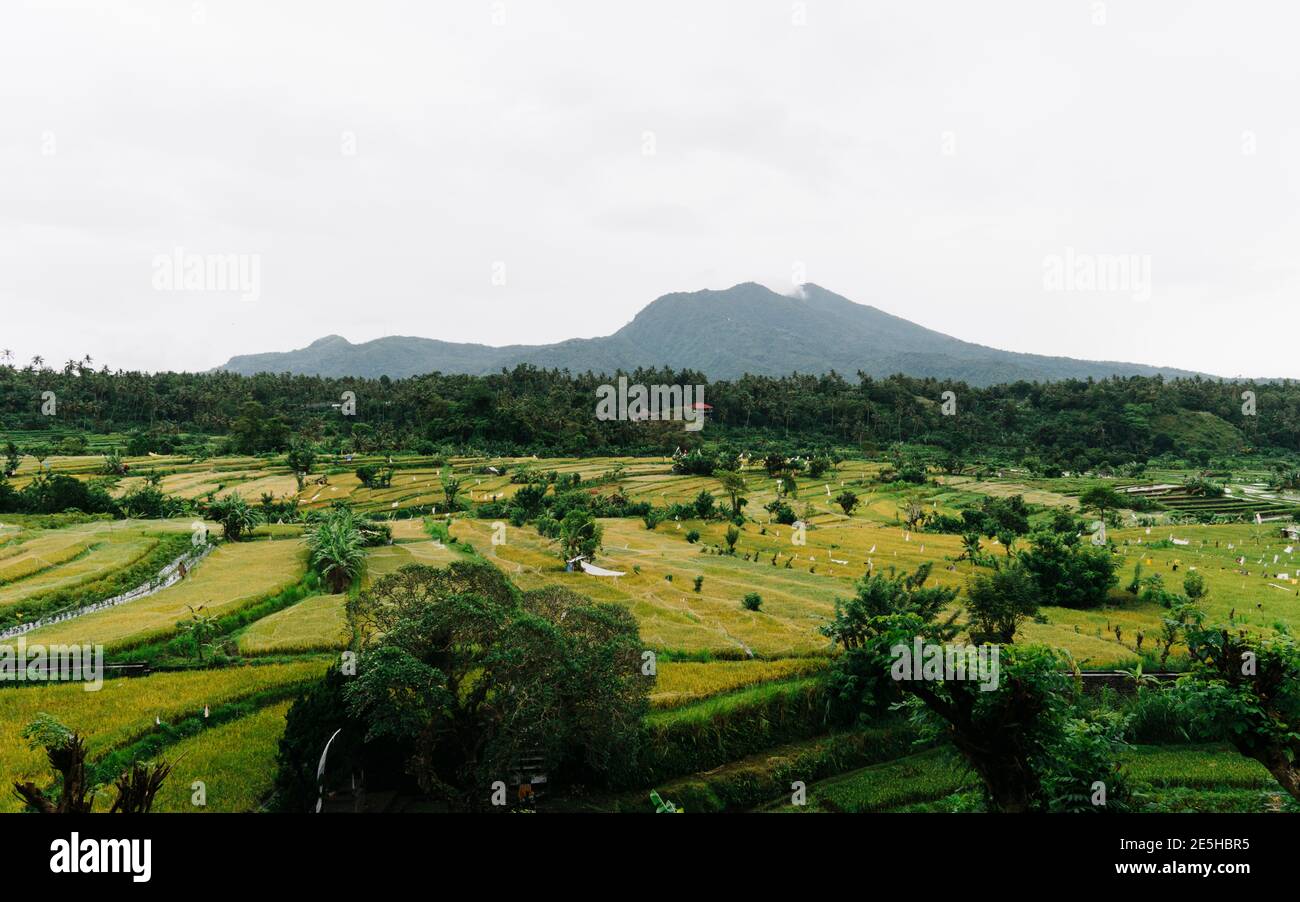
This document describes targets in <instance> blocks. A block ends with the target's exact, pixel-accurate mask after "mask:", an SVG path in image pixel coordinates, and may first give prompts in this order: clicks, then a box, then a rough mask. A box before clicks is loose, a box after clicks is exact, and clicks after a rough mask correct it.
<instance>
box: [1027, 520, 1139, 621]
mask: <svg viewBox="0 0 1300 902" xmlns="http://www.w3.org/2000/svg"><path fill="white" fill-rule="evenodd" d="M1032 542H1033V546H1032V548H1031V549H1030V550H1028V551H1024V552H1021V554H1020V557H1019V560H1020V562H1021V563H1022V564H1023V565H1024V567H1025V569H1026V570H1027V571H1028V572H1029V574H1030V575H1031V576H1032V577H1033V579H1034V581H1035V582H1036V583H1037V585H1038V592H1039V602H1040V603H1041V604H1046V605H1056V606H1058V607H1063V608H1094V607H1097V606H1099V605H1101V604H1103V603H1105V601H1106V598H1107V596H1108V595H1109V593H1110V590H1111V589H1112V588H1114V587H1115V586H1116V585H1118V584H1119V577H1118V575H1117V570H1118V567H1119V564H1118V557H1117V556H1116V555H1113V554H1111V553H1110V551H1109V549H1106V548H1095V547H1093V546H1091V545H1083V544H1080V542H1079V540H1078V537H1077V536H1074V535H1061V534H1060V533H1057V532H1052V531H1051V530H1041V531H1039V532H1036V533H1035V534H1034V536H1033V538H1032Z"/></svg>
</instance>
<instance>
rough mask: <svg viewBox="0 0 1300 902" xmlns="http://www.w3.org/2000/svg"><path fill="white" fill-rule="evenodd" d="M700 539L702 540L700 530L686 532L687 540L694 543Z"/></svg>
mask: <svg viewBox="0 0 1300 902" xmlns="http://www.w3.org/2000/svg"><path fill="white" fill-rule="evenodd" d="M699 540H700V531H699V530H698V529H692V530H691V531H690V532H688V533H687V534H686V541H687V542H690V543H691V544H692V545H694V544H695V543H696V542H698V541H699Z"/></svg>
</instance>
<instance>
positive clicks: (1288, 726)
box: [1177, 622, 1300, 801]
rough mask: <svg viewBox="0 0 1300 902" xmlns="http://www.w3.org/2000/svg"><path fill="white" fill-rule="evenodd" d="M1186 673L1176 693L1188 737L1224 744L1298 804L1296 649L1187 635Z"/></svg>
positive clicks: (1283, 638) (1299, 664) (1205, 633)
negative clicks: (1189, 664) (1189, 667)
mask: <svg viewBox="0 0 1300 902" xmlns="http://www.w3.org/2000/svg"><path fill="white" fill-rule="evenodd" d="M1185 640H1186V642H1187V648H1188V651H1189V653H1190V655H1191V658H1192V662H1193V663H1192V670H1191V672H1190V673H1188V674H1187V675H1186V676H1184V677H1182V678H1180V679H1179V681H1178V684H1177V692H1178V694H1179V698H1180V700H1181V701H1182V702H1183V709H1184V710H1185V711H1186V713H1187V715H1188V716H1189V717H1190V718H1191V722H1192V726H1193V729H1194V730H1195V731H1196V732H1197V733H1198V734H1201V735H1204V736H1207V737H1213V738H1215V739H1219V738H1221V737H1227V740H1228V742H1230V743H1232V745H1233V747H1234V748H1236V749H1237V751H1238V752H1240V753H1241V754H1242V755H1244V756H1246V757H1247V758H1250V759H1252V760H1254V761H1258V762H1259V763H1260V764H1262V765H1263V766H1264V767H1265V768H1266V769H1267V770H1268V772H1269V773H1270V774H1272V775H1273V778H1274V779H1275V780H1277V782H1278V784H1279V785H1280V786H1281V787H1282V788H1283V789H1284V790H1286V792H1287V793H1289V794H1290V795H1291V797H1292V798H1294V799H1296V800H1298V801H1300V646H1297V644H1296V640H1295V639H1294V638H1292V637H1291V636H1289V635H1286V634H1280V635H1276V636H1270V637H1259V636H1253V635H1250V634H1248V633H1247V632H1246V631H1245V630H1235V631H1234V630H1229V629H1227V628H1225V627H1222V626H1213V627H1203V626H1200V625H1198V624H1197V623H1195V622H1192V623H1189V624H1188V626H1187V628H1186V633H1185Z"/></svg>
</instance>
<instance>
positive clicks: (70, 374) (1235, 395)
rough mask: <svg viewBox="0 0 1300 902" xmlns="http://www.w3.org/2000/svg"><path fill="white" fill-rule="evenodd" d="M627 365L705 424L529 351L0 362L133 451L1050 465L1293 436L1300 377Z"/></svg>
mask: <svg viewBox="0 0 1300 902" xmlns="http://www.w3.org/2000/svg"><path fill="white" fill-rule="evenodd" d="M628 375H629V382H631V383H634V384H637V383H639V384H645V385H657V384H662V385H704V386H705V389H704V398H705V400H706V401H707V403H708V404H710V405H712V407H713V410H712V414H711V419H710V421H709V423H708V424H707V426H706V428H705V429H704V430H702V431H700V432H689V431H686V430H684V429H683V428H682V427H683V424H682V423H681V422H641V423H632V422H626V421H600V420H598V419H597V418H596V416H595V404H596V398H597V394H596V390H597V387H598V386H600V385H601V384H604V383H610V382H613V381H615V380H614V378H612V377H608V376H604V375H596V374H593V373H584V374H580V375H575V374H572V373H569V372H567V371H553V370H540V369H536V368H533V367H530V366H525V365H521V366H518V367H516V368H515V369H513V370H510V371H503V372H501V373H498V374H494V375H490V376H462V375H452V376H449V375H441V374H436V373H434V374H429V375H423V376H417V377H413V378H410V379H398V380H392V379H388V378H387V377H383V378H380V379H373V380H372V379H352V378H342V379H334V378H322V377H314V376H292V375H288V374H282V375H272V374H260V375H256V376H241V375H237V374H233V373H228V372H213V373H157V374H148V373H142V372H122V371H117V372H110V371H109V370H107V369H99V370H96V369H93V368H92V367H91V366H89V365H88V364H86V363H84V362H82V363H77V362H72V361H70V362H69V363H68V364H67V365H66V366H64V367H63V368H62V369H58V370H55V369H50V368H46V367H41V366H31V365H29V366H26V367H22V368H18V367H15V366H2V367H0V427H3V428H4V429H5V430H8V431H15V430H43V429H56V430H59V431H62V432H65V433H66V432H68V431H82V432H86V433H98V434H103V433H126V434H133V435H134V438H133V440H132V441H133V444H134V445H136V446H137V447H135V448H133V453H143V451H145V450H155V451H168V450H180V449H181V448H183V447H184V446H185V445H186V443H191V444H192V443H193V442H194V441H195V437H196V436H198V437H203V436H221V437H228V438H227V439H226V440H227V441H228V442H229V445H228V446H226V447H222V448H221V449H220V450H229V451H235V452H245V453H256V452H263V451H278V450H284V449H285V448H287V447H288V446H289V444H290V442H291V441H293V440H294V439H295V438H302V439H306V440H311V441H317V442H323V443H337V444H339V445H343V444H348V445H350V446H352V447H355V448H357V449H358V450H385V449H399V448H401V449H419V448H422V447H426V446H427V447H428V448H436V449H439V450H475V451H485V452H492V453H512V452H514V453H553V454H610V453H619V452H623V453H637V452H641V453H646V452H651V453H663V452H671V451H673V450H674V449H675V448H678V447H683V448H685V447H689V446H692V445H698V444H700V443H702V442H711V441H728V442H736V443H743V444H747V445H751V446H757V447H762V446H763V445H764V444H765V443H777V442H779V443H781V444H783V445H786V446H788V445H790V444H791V443H795V444H799V445H803V446H808V447H810V448H816V447H822V448H828V447H839V448H846V449H859V450H863V451H868V452H870V451H875V450H879V449H883V448H887V447H889V446H891V445H894V444H896V443H908V444H920V445H929V446H932V447H934V448H936V449H939V451H940V452H943V453H948V454H955V455H975V454H978V455H980V456H982V457H986V458H999V459H1002V458H1004V459H1008V460H1016V461H1022V460H1025V459H1027V458H1032V459H1033V460H1034V462H1037V463H1041V464H1042V465H1043V467H1044V469H1045V470H1050V469H1052V468H1064V469H1068V470H1082V469H1086V468H1089V467H1093V466H1097V465H1101V464H1107V465H1113V466H1117V465H1120V464H1122V463H1124V462H1126V461H1134V460H1139V461H1144V460H1147V459H1149V458H1151V457H1157V456H1160V455H1162V454H1173V455H1180V456H1183V457H1185V458H1187V459H1188V460H1189V461H1190V462H1192V463H1195V464H1202V465H1208V464H1209V463H1210V462H1211V460H1212V458H1217V457H1234V456H1238V455H1240V454H1250V453H1254V452H1266V453H1269V454H1273V455H1278V454H1292V453H1294V452H1297V451H1300V384H1297V383H1295V382H1289V381H1288V382H1259V383H1254V382H1241V383H1232V382H1221V381H1216V380H1212V379H1201V378H1194V379H1177V380H1166V379H1164V378H1163V377H1160V376H1155V377H1146V376H1132V377H1124V378H1114V379H1107V380H1100V381H1094V380H1087V381H1080V380H1066V381H1061V382H1050V383H1030V382H1016V383H1012V384H1008V385H997V386H991V387H987V388H978V387H971V386H968V385H966V384H964V383H960V382H947V381H940V380H934V379H916V378H911V377H907V376H891V377H889V378H885V379H876V378H871V377H869V376H865V375H862V374H859V376H858V377H857V378H856V379H855V380H853V381H850V380H848V379H845V378H844V377H842V376H840V375H838V374H835V373H831V374H829V375H824V376H807V375H797V374H796V375H791V376H786V377H782V378H772V377H765V376H744V377H742V378H740V379H736V380H734V381H715V382H709V381H708V380H706V379H705V378H704V377H703V376H702V375H701V374H700V373H698V372H692V371H673V370H667V369H663V370H637V371H635V372H633V373H630V374H628ZM349 392H350V393H352V394H351V395H349V394H347V393H349ZM945 392H952V395H951V396H945V394H944V393H945ZM50 393H52V394H50ZM353 398H354V399H355V405H354V410H353V406H352V405H350V404H349V403H348V402H349V401H350V400H352V399H353ZM945 398H947V399H948V403H947V404H945ZM340 405H343V406H340ZM345 411H347V412H350V413H351V415H348V414H347V413H345ZM945 411H947V412H945Z"/></svg>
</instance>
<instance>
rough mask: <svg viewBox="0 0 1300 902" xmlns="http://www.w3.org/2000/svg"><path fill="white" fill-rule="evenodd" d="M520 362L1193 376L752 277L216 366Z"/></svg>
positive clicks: (970, 376) (1008, 376)
mask: <svg viewBox="0 0 1300 902" xmlns="http://www.w3.org/2000/svg"><path fill="white" fill-rule="evenodd" d="M519 363H529V364H533V365H535V366H539V367H547V368H555V369H568V370H570V371H573V372H585V371H587V370H591V371H594V372H613V371H614V370H616V369H624V370H632V369H635V368H636V367H638V366H658V365H669V366H672V367H675V368H688V369H693V370H698V371H701V372H703V373H705V374H706V375H707V376H708V377H709V378H711V379H734V378H736V377H739V376H741V375H743V374H745V373H751V374H755V375H769V376H780V375H787V374H789V373H793V372H800V373H814V374H820V373H825V372H829V371H831V370H834V371H836V372H839V373H841V374H844V375H846V376H852V375H853V374H855V373H856V372H858V371H862V372H864V373H866V374H868V375H871V376H888V375H891V374H894V373H904V374H907V375H911V376H934V377H936V378H943V379H961V380H964V381H966V382H969V383H971V384H972V385H992V384H996V383H1004V382H1015V381H1018V380H1022V379H1023V380H1030V381H1035V380H1036V381H1048V380H1057V379H1067V378H1088V377H1092V378H1098V379H1100V378H1105V377H1107V376H1112V375H1155V374H1157V373H1159V374H1163V375H1165V376H1170V377H1173V376H1190V375H1193V374H1192V373H1190V372H1188V371H1186V370H1176V369H1171V368H1167V367H1157V366H1147V365H1143V364H1135V363H1119V362H1113V361H1090V360H1075V359H1072V358H1068V357H1047V356H1043V355H1039V354H1021V353H1016V352H1012V351H1002V350H998V349H996V348H990V347H985V346H983V345H977V344H972V343H970V342H966V341H961V340H960V339H957V338H953V337H951V336H948V335H944V334H943V333H941V332H935V331H933V330H932V329H926V328H924V327H923V326H918V325H917V324H916V323H913V322H910V321H908V320H905V319H902V318H901V317H897V316H893V315H892V314H889V313H885V312H884V311H883V310H878V309H876V308H875V307H870V306H867V305H864V304H858V303H855V302H853V301H850V300H849V299H848V298H845V297H841V296H840V295H838V294H835V293H834V292H831V291H827V290H826V289H824V288H821V287H819V286H817V285H813V284H807V285H805V286H804V290H803V296H802V297H788V296H785V295H781V294H777V293H776V292H774V291H772V290H771V289H769V288H766V287H764V286H762V285H758V284H756V283H753V282H747V283H744V284H741V285H735V286H733V287H731V288H728V289H726V290H723V291H710V290H705V291H695V292H689V293H674V294H668V295H664V296H663V297H661V298H659V299H658V300H656V301H654V302H652V303H651V304H649V305H648V306H646V307H645V308H644V309H643V310H642V311H641V312H640V313H638V314H637V315H636V317H635V318H634V319H633V320H632V322H630V323H628V324H627V325H626V326H624V327H623V328H621V329H619V330H618V331H617V332H615V333H614V334H613V335H608V336H604V337H601V338H590V339H571V340H569V341H563V342H559V343H558V344H552V345H508V346H504V347H490V346H488V345H480V344H470V343H454V342H445V341H437V340H434V339H429V338H414V337H406V336H390V337H387V338H380V339H376V340H374V341H370V342H365V343H364V344H352V343H351V342H349V341H347V340H346V339H344V338H341V337H340V336H337V335H331V336H328V337H325V338H321V339H319V340H317V341H315V342H312V343H311V344H310V345H308V346H307V347H306V348H301V349H299V350H295V351H288V352H283V353H274V352H273V353H264V354H249V355H241V356H237V357H233V358H231V360H230V361H229V362H227V363H226V364H225V366H223V367H219V369H224V370H229V371H231V372H236V373H242V374H244V375H252V374H254V373H259V372H277V373H278V372H290V373H299V374H305V375H321V376H365V377H371V378H374V377H378V376H384V375H387V376H391V377H394V378H400V377H405V376H414V375H418V374H420V373H428V372H442V373H467V374H476V375H482V374H486V373H491V372H495V371H498V370H500V369H501V368H502V367H512V366H514V365H515V364H519Z"/></svg>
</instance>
